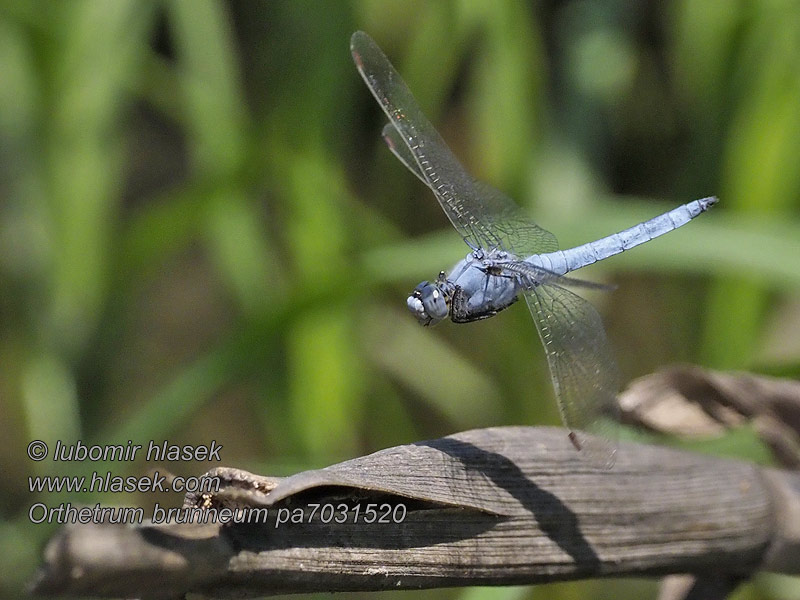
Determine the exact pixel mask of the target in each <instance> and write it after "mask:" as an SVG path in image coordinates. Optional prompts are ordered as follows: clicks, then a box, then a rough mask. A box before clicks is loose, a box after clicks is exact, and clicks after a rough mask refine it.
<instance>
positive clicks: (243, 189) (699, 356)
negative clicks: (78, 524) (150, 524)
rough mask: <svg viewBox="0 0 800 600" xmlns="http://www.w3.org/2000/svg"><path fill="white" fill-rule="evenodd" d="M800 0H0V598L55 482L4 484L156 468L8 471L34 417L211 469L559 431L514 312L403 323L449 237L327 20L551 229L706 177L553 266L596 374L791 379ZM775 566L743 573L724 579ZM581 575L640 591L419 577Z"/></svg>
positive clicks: (606, 216) (26, 567)
mask: <svg viewBox="0 0 800 600" xmlns="http://www.w3.org/2000/svg"><path fill="white" fill-rule="evenodd" d="M541 4H546V5H547V7H546V8H544V7H542V6H541ZM797 8H798V7H797V3H796V2H791V1H788V0H779V1H766V0H764V1H757V0H753V1H751V2H731V1H730V0H713V1H707V2H689V1H688V0H685V1H674V2H670V3H663V4H662V3H639V2H622V1H614V2H603V3H595V2H587V1H581V0H571V1H565V2H560V3H532V4H526V3H521V2H512V1H508V2H500V3H482V2H475V1H470V0H461V1H452V2H430V3H428V2H423V1H421V0H418V1H414V2H399V1H398V2H383V1H379V0H363V1H354V2H334V1H333V0H323V1H320V2H316V1H312V0H298V1H294V0H292V1H290V0H282V1H277V0H276V1H271V2H238V3H233V4H228V3H222V2H215V1H212V0H175V1H168V2H167V1H164V2H158V1H155V0H144V1H142V0H114V1H112V2H105V1H91V0H73V1H70V2H44V1H37V2H26V3H22V2H14V1H13V0H5V1H3V2H1V3H0V65H2V74H3V75H2V80H3V83H2V85H0V186H1V187H0V194H1V196H0V411H2V412H1V413H0V414H2V419H0V436H1V437H2V439H3V443H2V444H0V470H2V473H3V483H2V484H1V486H0V490H2V493H0V549H2V552H0V573H3V576H2V577H0V586H2V587H0V595H2V596H8V597H16V596H17V594H18V593H19V591H18V590H19V588H20V586H21V585H22V583H23V582H24V581H25V580H26V579H28V578H29V577H30V575H31V573H32V571H33V569H34V567H35V565H36V564H38V562H39V554H40V546H41V544H42V543H43V541H44V540H45V539H46V538H47V536H48V535H49V534H50V533H51V532H52V531H53V528H52V527H45V526H43V525H37V526H33V525H31V524H30V522H29V520H28V515H27V512H28V508H29V506H30V505H31V504H32V503H33V502H35V501H44V502H48V503H52V504H55V503H57V502H59V501H61V500H60V499H59V498H61V497H60V496H57V495H55V494H47V495H40V496H34V495H33V494H31V493H29V492H28V491H27V477H28V476H29V475H33V474H40V475H46V474H70V473H76V474H87V473H90V472H91V471H93V470H95V469H98V468H100V467H103V468H105V469H106V470H109V469H110V470H112V471H113V472H114V474H118V475H129V474H135V473H142V472H144V471H146V470H147V469H148V468H151V467H153V466H154V465H148V464H147V463H144V462H136V463H132V464H131V463H118V464H113V465H90V464H88V463H85V464H81V463H76V464H59V463H53V462H51V461H48V460H45V461H42V462H39V463H34V462H32V461H30V460H28V459H27V458H26V456H25V449H26V446H27V444H28V443H29V442H30V441H31V440H34V439H41V440H45V441H47V442H48V444H50V443H51V442H52V443H54V442H55V440H59V439H60V440H64V441H70V440H76V439H81V440H83V441H84V442H86V443H87V444H98V443H111V442H114V443H125V442H126V441H127V440H133V441H134V443H144V444H146V443H147V441H148V440H151V439H153V440H158V441H160V440H163V439H169V440H170V441H171V442H173V443H195V444H201V443H203V444H208V443H210V441H211V440H212V439H214V440H216V441H217V442H219V443H221V444H222V445H223V448H224V449H223V451H222V455H223V460H224V464H226V465H230V466H239V467H242V468H248V469H250V470H254V471H258V472H261V473H264V474H271V475H281V474H288V473H291V472H294V471H296V470H298V469H303V468H309V467H315V466H323V465H325V464H329V463H332V462H335V461H338V460H343V459H346V458H349V457H352V456H354V455H358V454H362V453H366V452H370V451H374V450H377V449H379V448H383V447H386V446H390V445H394V444H399V443H406V442H410V441H414V440H418V439H424V438H430V437H438V436H442V435H446V434H449V433H452V432H455V431H458V430H462V429H466V428H471V427H485V426H491V425H498V424H556V423H557V413H556V408H555V404H554V402H553V400H552V391H551V384H550V382H549V380H548V377H547V375H546V367H545V365H544V360H543V354H542V352H541V348H540V347H539V341H538V339H537V337H536V333H535V330H534V326H533V323H532V322H531V321H530V318H529V316H528V314H527V313H526V311H525V309H524V308H523V307H522V306H517V307H514V308H512V309H511V310H509V311H507V312H505V313H503V314H502V315H501V316H499V317H498V318H496V319H491V320H489V321H486V322H481V323H476V324H473V325H471V326H455V325H452V324H444V325H442V326H440V327H438V328H437V329H435V330H423V329H421V328H419V327H418V326H417V325H416V323H415V322H414V321H413V318H412V317H411V316H410V315H408V314H407V313H406V310H405V306H404V304H405V297H406V294H407V293H408V292H409V291H410V290H411V289H412V288H413V286H414V285H416V284H417V283H418V281H420V280H421V279H426V278H431V277H433V276H435V274H436V273H437V272H438V271H439V270H440V269H442V268H449V267H450V266H451V265H452V264H453V263H455V262H456V261H457V260H458V259H459V258H461V257H462V256H463V255H464V254H465V253H466V247H465V246H464V245H463V244H462V243H461V241H460V240H459V239H458V236H457V235H456V234H455V233H454V232H453V231H452V230H450V228H449V225H448V223H447V222H446V219H445V218H444V216H443V215H442V214H441V213H440V211H439V208H438V206H437V205H436V202H435V200H434V199H433V197H432V196H431V194H430V193H429V192H428V191H427V190H426V189H424V188H423V187H422V186H421V185H420V184H419V182H417V181H416V179H414V177H413V176H412V175H411V174H410V173H408V172H407V171H406V170H405V169H404V168H403V167H402V165H400V164H399V163H398V162H397V161H396V160H395V159H394V158H393V157H392V156H391V155H390V153H389V152H388V150H386V148H385V147H383V142H382V141H381V140H380V130H381V127H382V125H383V122H382V118H381V115H380V114H379V111H378V108H377V106H376V105H375V103H374V101H373V99H372V97H371V96H370V94H369V92H368V91H367V89H366V88H365V87H364V85H363V82H362V81H361V79H360V78H359V76H358V74H357V72H356V70H355V68H354V66H353V64H352V62H351V59H350V54H349V49H348V43H349V37H350V34H351V33H352V32H353V31H354V30H356V29H363V30H365V31H367V32H368V33H370V35H372V36H373V37H374V38H375V39H376V40H377V41H378V43H379V44H380V45H381V46H382V47H383V49H384V50H385V51H386V53H387V54H388V55H389V57H390V58H391V60H392V61H393V62H394V64H395V65H396V66H397V68H398V70H399V71H400V72H401V73H402V74H403V75H404V77H405V78H406V80H407V82H408V84H409V86H410V87H411V89H412V91H413V92H414V93H415V95H416V97H417V99H418V100H419V101H420V103H421V104H422V106H423V107H424V109H425V110H426V112H427V114H428V116H429V117H430V118H431V120H432V121H433V122H434V123H436V125H437V127H438V128H439V130H440V132H441V133H442V135H443V136H444V137H445V139H446V140H447V141H448V143H449V144H450V145H451V147H452V148H453V150H454V151H455V153H456V154H457V155H458V156H459V157H460V158H461V159H462V160H463V161H464V162H465V164H467V165H468V168H469V169H470V170H471V171H472V172H473V173H474V174H475V176H476V177H479V178H481V179H484V180H487V181H489V182H491V183H492V184H494V185H495V186H496V187H498V188H500V189H502V190H504V191H505V192H507V193H508V194H509V195H511V196H512V197H514V198H515V199H516V200H517V201H518V202H519V203H520V204H521V205H522V206H524V207H525V209H526V210H529V211H530V213H531V214H532V215H533V216H534V218H535V219H536V220H537V222H539V223H540V224H541V225H542V226H544V227H546V228H547V229H549V230H551V231H553V232H554V233H555V234H556V235H557V236H558V237H559V240H560V242H561V244H562V245H564V246H566V245H569V244H575V243H581V242H583V241H586V240H588V239H590V238H593V237H599V236H601V235H605V234H608V233H610V232H612V231H616V230H618V229H622V228H625V227H628V226H630V225H632V224H634V223H636V222H639V221H641V220H643V219H645V218H648V217H650V216H654V215H656V214H658V213H659V212H662V211H664V210H666V209H669V208H671V207H673V206H676V205H677V204H680V203H683V202H687V201H690V200H693V199H695V198H699V197H702V196H706V195H711V194H716V195H719V196H720V198H721V202H720V204H719V205H718V207H715V208H714V209H713V211H711V212H710V213H709V214H707V215H704V216H702V217H701V218H699V219H697V220H696V221H695V222H693V223H692V224H690V225H688V226H687V227H685V228H683V229H682V230H680V231H677V232H674V233H671V234H670V235H668V236H666V237H664V238H661V239H659V240H657V241H654V242H651V243H649V244H647V245H646V246H643V247H641V248H637V249H636V250H634V251H632V252H630V253H625V254H624V255H622V256H619V257H616V258H614V259H611V260H608V261H605V262H604V263H603V264H602V265H598V266H596V267H593V268H590V269H587V270H586V271H585V272H582V273H581V276H582V277H587V278H592V279H597V280H606V281H613V282H614V283H615V284H617V285H618V286H619V287H618V289H617V290H616V291H615V292H614V293H612V294H603V295H596V294H593V295H592V300H593V301H594V302H595V303H596V305H597V306H598V307H599V308H600V310H601V312H602V313H603V315H604V318H605V319H606V322H607V325H608V331H609V336H610V337H611V339H612V341H613V343H614V346H615V348H616V353H617V357H618V361H619V364H620V369H621V372H622V374H623V381H629V380H630V379H632V378H633V377H637V376H640V375H643V374H645V373H648V372H650V371H652V370H654V369H657V368H658V367H660V366H662V365H665V364H669V363H673V362H677V361H689V362H693V363H697V364H701V365H704V366H708V367H714V368H724V369H753V370H758V371H763V372H770V373H776V374H782V375H787V376H795V377H796V376H798V374H799V373H800V342H798V339H800V324H798V323H799V322H800V304H799V303H798V297H800V294H799V292H800V168H798V165H800V24H799V23H798V20H797V16H796V15H797ZM206 466H207V465H203V464H202V463H174V464H171V465H170V468H172V469H173V470H174V471H175V472H176V473H179V474H183V475H191V474H198V473H200V472H202V471H203V470H204V467H206ZM101 470H102V469H101ZM64 498H67V496H64ZM69 498H70V499H72V500H74V499H75V497H74V496H70V497H69ZM81 499H83V500H85V501H87V502H88V501H92V502H96V501H99V500H102V501H105V502H114V503H121V504H134V503H136V504H142V503H143V504H144V505H145V506H147V505H148V503H152V502H153V501H155V500H156V499H153V498H149V497H129V496H124V497H123V496H121V495H116V496H107V497H104V498H102V499H101V498H99V497H95V496H91V495H84V496H81ZM158 501H159V502H161V503H162V504H164V503H165V502H173V503H177V502H179V501H180V498H178V497H170V498H168V499H166V500H165V499H163V498H162V499H158ZM792 585H794V586H795V589H794V592H793V593H794V594H795V595H796V594H797V593H798V591H797V587H798V584H797V583H796V581H795V582H794V583H792V582H791V581H787V580H785V579H782V580H781V581H780V582H779V584H778V583H775V582H774V581H773V580H771V579H768V578H762V579H761V581H760V583H759V585H756V586H748V587H747V588H746V589H744V590H743V591H740V592H739V593H738V595H737V598H772V597H775V598H777V597H790V596H789V595H788V594H790V593H792V592H791V589H790V588H791V586H792ZM609 587H613V588H614V589H615V590H616V593H615V597H631V598H633V597H642V596H646V595H653V594H654V592H653V589H652V587H651V586H649V585H644V584H642V583H641V582H619V583H615V582H602V583H597V584H569V585H566V584H564V585H557V586H543V587H541V588H536V589H526V590H519V589H513V590H507V591H494V590H470V591H467V592H461V591H453V590H450V591H434V592H428V593H427V594H426V596H427V597H430V598H433V597H436V598H439V597H447V598H455V597H457V596H459V595H460V594H463V595H464V597H465V598H466V597H471V596H474V597H478V596H480V597H487V598H489V597H491V598H501V597H512V596H513V597H515V598H521V597H526V598H539V597H541V598H544V597H549V598H553V597H558V598H578V597H581V598H585V597H592V596H591V594H593V593H594V594H596V597H609V596H610V595H609V594H608V590H609ZM787 590H788V591H787ZM779 594H783V595H779ZM387 597H388V596H387ZM792 597H793V596H792Z"/></svg>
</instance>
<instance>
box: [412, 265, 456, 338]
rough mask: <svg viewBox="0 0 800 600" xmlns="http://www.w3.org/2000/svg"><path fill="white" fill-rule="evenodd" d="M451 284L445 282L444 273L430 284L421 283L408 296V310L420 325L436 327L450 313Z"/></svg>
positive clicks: (427, 282) (426, 282)
mask: <svg viewBox="0 0 800 600" xmlns="http://www.w3.org/2000/svg"><path fill="white" fill-rule="evenodd" d="M452 287H453V284H452V283H450V282H449V281H447V278H446V277H445V274H444V272H442V273H439V277H438V279H437V280H436V281H435V282H433V283H431V282H430V281H423V282H422V283H420V284H419V285H418V286H417V287H415V288H414V291H413V292H411V295H409V297H408V300H407V301H406V303H407V304H408V309H409V310H410V311H411V312H412V313H414V316H415V317H417V321H419V322H420V324H422V325H426V326H427V325H436V323H438V322H439V321H441V320H442V319H446V318H447V315H448V314H449V313H450V299H451V297H452V289H451V288H452Z"/></svg>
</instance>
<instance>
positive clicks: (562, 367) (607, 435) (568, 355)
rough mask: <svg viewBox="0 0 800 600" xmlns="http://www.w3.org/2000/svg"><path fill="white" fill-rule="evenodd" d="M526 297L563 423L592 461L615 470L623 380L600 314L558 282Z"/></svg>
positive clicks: (546, 285) (525, 294) (527, 294)
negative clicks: (615, 423)
mask: <svg viewBox="0 0 800 600" xmlns="http://www.w3.org/2000/svg"><path fill="white" fill-rule="evenodd" d="M523 295H524V296H525V301H526V302H527V304H528V308H529V309H530V311H531V316H532V317H533V321H534V323H536V329H537V330H538V331H539V337H540V338H541V340H542V344H543V345H544V350H545V354H546V355H547V363H548V365H549V367H550V375H551V377H552V379H553V386H554V388H555V394H556V401H557V402H558V408H559V411H560V413H561V418H562V420H563V421H564V425H565V426H566V427H567V428H568V429H570V430H571V432H573V434H574V441H575V442H576V443H575V445H576V447H578V448H579V449H580V450H581V451H582V452H583V453H585V454H586V455H587V457H588V458H589V459H590V460H591V461H592V462H593V463H595V464H599V465H602V466H606V467H611V466H612V465H613V464H614V454H615V451H616V427H615V425H614V422H615V421H616V420H617V412H618V405H617V401H616V394H617V390H618V378H617V368H616V364H615V362H614V358H613V356H612V354H611V349H610V347H609V343H608V339H607V338H606V334H605V330H604V329H603V323H602V321H601V319H600V315H599V314H598V313H597V311H596V310H595V309H594V307H593V306H592V305H591V304H589V302H587V301H586V300H584V299H583V298H581V297H580V296H577V295H575V294H573V293H572V292H570V291H569V290H567V289H565V288H562V287H560V286H558V285H555V284H544V285H539V286H537V287H535V288H533V289H531V290H528V291H526V292H524V294H523ZM587 433H593V434H596V435H586V434H587Z"/></svg>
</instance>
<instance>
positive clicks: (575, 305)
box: [350, 31, 717, 467]
mask: <svg viewBox="0 0 800 600" xmlns="http://www.w3.org/2000/svg"><path fill="white" fill-rule="evenodd" d="M350 50H351V53H352V55H353V60H354V61H355V64H356V67H357V68H358V72H359V73H360V74H361V77H362V78H363V79H364V81H365V82H366V84H367V87H368V88H369V89H370V91H371V92H372V95H373V96H374V97H375V99H376V100H377V101H378V104H380V106H381V108H382V109H383V111H384V112H385V113H386V116H387V117H388V118H389V123H387V125H386V126H385V127H384V128H383V138H384V140H385V141H386V143H387V145H388V146H389V149H390V150H391V151H392V153H393V154H394V155H395V156H396V157H397V158H398V159H399V160H400V162H402V163H403V164H404V165H405V166H406V167H407V168H408V169H409V170H410V171H411V172H412V173H413V174H414V175H416V176H417V177H418V178H419V179H420V180H421V181H422V182H423V183H424V184H425V185H426V186H428V187H429V188H430V189H431V190H432V191H433V194H434V196H436V199H437V200H438V201H439V204H440V205H441V207H442V210H444V213H445V215H447V218H448V219H449V220H450V222H451V223H452V225H453V227H455V229H456V231H458V233H459V234H460V235H461V237H462V238H463V239H464V241H465V242H466V244H467V246H469V248H470V252H469V254H467V256H466V258H464V259H463V260H461V261H459V262H458V263H457V264H456V265H455V267H453V268H452V269H451V270H450V272H449V273H445V272H444V271H442V272H440V273H439V275H438V277H437V278H436V279H435V280H433V281H423V282H422V283H420V284H419V285H418V286H417V287H416V288H415V289H414V291H413V292H412V293H411V295H410V296H409V297H408V301H407V303H408V308H409V310H410V311H411V312H412V313H413V314H414V315H415V316H416V318H417V320H418V321H419V322H420V323H421V324H422V325H426V326H427V325H435V324H436V323H438V322H440V321H442V320H443V319H446V318H447V317H450V319H451V320H452V321H453V322H455V323H469V322H472V321H477V320H480V319H486V318H488V317H492V316H494V315H496V314H497V313H499V312H500V311H502V310H504V309H505V308H507V307H508V306H510V305H511V304H513V303H514V302H516V301H517V300H518V299H519V298H520V297H522V298H524V299H525V302H526V303H527V305H528V309H529V310H530V314H531V316H532V317H533V322H534V323H535V324H536V329H537V330H538V332H539V337H540V338H541V341H542V344H543V346H544V349H545V354H546V356H547V362H548V366H549V368H550V375H551V379H552V382H553V387H554V389H555V396H556V400H557V403H558V408H559V412H560V415H561V419H562V421H563V423H564V425H565V426H566V428H567V429H568V430H569V431H570V433H569V438H570V440H571V441H572V443H573V445H574V446H575V447H576V448H577V449H578V450H579V451H581V452H582V454H585V455H587V456H588V457H589V459H590V460H591V462H593V463H596V464H597V463H600V464H602V465H604V466H606V467H611V466H612V465H613V462H614V453H615V448H616V444H615V442H614V438H615V433H614V430H615V427H614V421H615V419H616V414H617V403H616V393H617V390H618V381H617V369H616V363H615V361H614V358H613V355H612V353H611V350H610V347H609V344H608V340H607V339H606V334H605V330H604V328H603V323H602V321H601V319H600V315H599V314H598V313H597V311H596V310H595V309H594V307H593V306H592V305H591V304H589V303H588V302H587V301H586V300H584V299H583V298H581V297H580V296H578V295H576V294H575V293H573V292H571V291H569V290H567V289H566V288H564V287H563V284H567V285H571V286H579V287H605V286H602V285H599V284H592V283H590V282H586V281H582V280H578V279H573V278H570V277H566V275H567V273H570V272H571V271H574V270H576V269H580V268H581V267H585V266H586V265H590V264H592V263H594V262H597V261H598V260H603V259H605V258H608V257H609V256H613V255H615V254H618V253H620V252H622V251H624V250H628V249H629V248H633V247H634V246H638V245H639V244H642V243H644V242H647V241H649V240H651V239H653V238H656V237H658V236H660V235H663V234H665V233H668V232H670V231H672V230H674V229H676V228H678V227H680V226H682V225H685V224H686V223H688V222H689V221H690V220H691V219H693V218H694V217H696V216H698V215H699V214H701V213H702V212H704V211H706V210H708V209H709V208H710V207H711V206H712V205H713V204H715V203H716V202H717V198H715V197H709V198H702V199H700V200H695V201H693V202H689V203H688V204H684V205H682V206H679V207H678V208H675V209H673V210H671V211H669V212H667V213H665V214H663V215H660V216H658V217H655V218H653V219H650V220H649V221H646V222H644V223H640V224H639V225H636V226H634V227H631V228H629V229H626V230H624V231H621V232H619V233H615V234H613V235H610V236H607V237H604V238H601V239H599V240H596V241H593V242H589V243H586V244H583V245H581V246H577V247H575V248H570V249H567V250H559V249H558V243H557V242H556V238H555V236H554V235H553V234H552V233H550V232H549V231H547V230H545V229H542V228H541V227H539V226H538V225H536V224H535V223H533V221H531V220H530V219H529V218H528V217H527V215H525V214H524V213H523V212H522V211H521V210H520V208H519V207H518V206H517V205H516V204H515V203H514V202H513V200H511V199H510V198H508V197H507V196H505V195H504V194H502V193H501V192H499V191H498V190H496V189H494V188H492V187H491V186H489V185H487V184H485V183H482V182H480V181H477V180H475V179H473V178H472V177H471V176H470V175H469V174H468V173H467V172H466V170H465V169H464V167H463V166H462V165H461V164H460V163H459V161H458V159H457V158H456V157H455V156H454V155H453V153H452V152H451V151H450V149H449V148H448V147H447V145H446V144H445V142H444V140H443V139H442V138H441V136H440V135H439V133H438V132H437V131H436V129H434V127H433V125H431V123H430V121H428V119H427V118H426V117H425V115H424V114H423V113H422V110H421V109H420V107H419V105H418V104H417V102H416V100H415V99H414V97H413V96H412V95H411V91H410V90H409V89H408V86H407V85H406V83H405V82H404V81H403V79H402V78H401V77H400V75H399V74H398V72H397V71H396V70H395V68H394V67H393V66H392V64H391V63H390V62H389V60H388V59H387V58H386V55H385V54H384V53H383V51H382V50H381V49H380V48H379V47H378V45H377V44H376V43H375V41H374V40H372V38H370V37H369V36H368V35H367V34H366V33H364V32H362V31H357V32H355V33H354V34H353V36H352V38H351V40H350ZM592 433H594V434H597V435H591V434H592Z"/></svg>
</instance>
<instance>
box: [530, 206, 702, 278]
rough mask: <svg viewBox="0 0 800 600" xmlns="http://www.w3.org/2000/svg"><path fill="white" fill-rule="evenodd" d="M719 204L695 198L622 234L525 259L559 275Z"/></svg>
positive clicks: (621, 249)
mask: <svg viewBox="0 0 800 600" xmlns="http://www.w3.org/2000/svg"><path fill="white" fill-rule="evenodd" d="M716 203H717V198H716V197H714V196H710V197H708V198H701V199H700V200H694V201H693V202H689V203H688V204H683V205H681V206H679V207H677V208H673V209H672V210H671V211H669V212H666V213H664V214H663V215H659V216H657V217H654V218H652V219H650V220H648V221H645V222H644V223H639V224H638V225H634V226H633V227H630V228H628V229H625V230H623V231H620V232H619V233H614V234H612V235H609V236H606V237H604V238H600V239H599V240H595V241H593V242H589V243H587V244H582V245H580V246H576V247H574V248H569V249H568V250H558V251H556V252H548V253H546V254H539V255H534V256H532V257H530V258H528V259H526V262H531V263H533V264H537V265H540V266H542V267H544V268H545V269H547V270H549V271H552V272H553V273H556V274H558V275H565V274H566V273H569V272H570V271H574V270H576V269H580V268H581V267H585V266H586V265H590V264H592V263H595V262H597V261H598V260H603V259H604V258H608V257H609V256H614V255H615V254H619V253H620V252H623V251H624V250H628V249H630V248H633V247H634V246H638V245H639V244H643V243H645V242H649V241H650V240H652V239H654V238H657V237H658V236H660V235H664V234H665V233H669V232H670V231H673V230H674V229H677V228H678V227H681V226H683V225H686V223H688V222H689V221H691V220H692V219H694V218H695V217H696V216H698V215H699V214H701V213H703V212H705V211H707V210H708V209H709V208H710V207H711V206H713V205H714V204H716Z"/></svg>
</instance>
